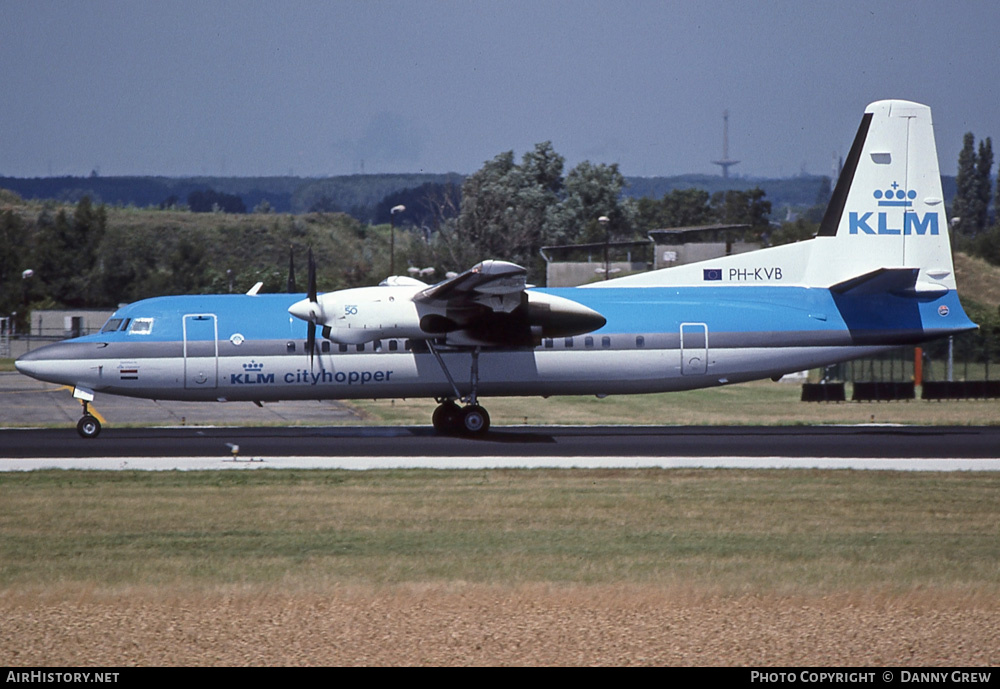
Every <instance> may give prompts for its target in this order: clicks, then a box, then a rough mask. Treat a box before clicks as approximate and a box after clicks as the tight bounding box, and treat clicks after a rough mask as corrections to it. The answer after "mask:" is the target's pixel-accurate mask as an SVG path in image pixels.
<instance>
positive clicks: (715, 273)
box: [702, 268, 722, 281]
mask: <svg viewBox="0 0 1000 689" xmlns="http://www.w3.org/2000/svg"><path fill="white" fill-rule="evenodd" d="M702 275H703V278H702V279H703V280H705V281H710V280H721V279H722V269H721V268H705V269H704V270H702Z"/></svg>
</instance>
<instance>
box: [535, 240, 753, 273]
mask: <svg viewBox="0 0 1000 689" xmlns="http://www.w3.org/2000/svg"><path fill="white" fill-rule="evenodd" d="M749 230H750V226H749V225H698V226H694V227H676V228H671V229H664V230H652V231H650V232H649V233H648V237H649V239H647V240H639V241H633V242H611V243H609V244H607V245H605V244H604V243H603V242H597V243H594V244H563V245H559V246H543V247H542V250H541V254H542V258H544V259H545V264H546V265H545V279H546V283H545V284H546V285H547V286H549V287H575V286H577V285H583V284H587V283H588V282H596V281H598V280H603V279H604V269H605V266H604V250H605V246H606V247H607V249H608V273H609V275H610V277H612V278H615V277H621V276H623V275H628V274H630V273H641V272H644V271H647V270H659V269H660V268H671V267H673V266H680V265H684V264H685V263H696V262H698V261H708V260H711V259H713V258H719V257H720V256H729V255H731V254H742V253H746V252H748V251H756V250H757V249H760V248H762V245H761V243H760V242H754V241H747V239H746V234H747V232H748V231H749Z"/></svg>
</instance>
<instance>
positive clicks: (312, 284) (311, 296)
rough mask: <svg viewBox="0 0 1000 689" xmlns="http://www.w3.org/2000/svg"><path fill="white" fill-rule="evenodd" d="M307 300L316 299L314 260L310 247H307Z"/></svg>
mask: <svg viewBox="0 0 1000 689" xmlns="http://www.w3.org/2000/svg"><path fill="white" fill-rule="evenodd" d="M309 301H311V302H314V303H315V301H316V260H315V259H314V258H313V250H312V247H309Z"/></svg>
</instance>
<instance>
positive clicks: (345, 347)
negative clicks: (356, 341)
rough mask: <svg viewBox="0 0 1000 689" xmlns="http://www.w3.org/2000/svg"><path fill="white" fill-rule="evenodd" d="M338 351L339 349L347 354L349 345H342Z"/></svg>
mask: <svg viewBox="0 0 1000 689" xmlns="http://www.w3.org/2000/svg"><path fill="white" fill-rule="evenodd" d="M337 349H339V350H340V351H342V352H346V351H347V345H345V344H342V345H340V346H338V347H337Z"/></svg>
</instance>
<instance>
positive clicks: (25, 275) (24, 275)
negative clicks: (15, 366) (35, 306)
mask: <svg viewBox="0 0 1000 689" xmlns="http://www.w3.org/2000/svg"><path fill="white" fill-rule="evenodd" d="M34 276H35V271H33V270H32V269H31V268H28V269H27V270H24V271H21V287H22V294H23V297H24V316H23V318H25V319H26V321H27V324H28V351H29V352H30V351H31V311H30V310H29V309H28V280H30V279H31V278H33V277H34Z"/></svg>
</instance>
